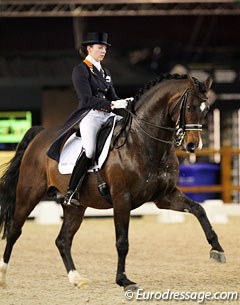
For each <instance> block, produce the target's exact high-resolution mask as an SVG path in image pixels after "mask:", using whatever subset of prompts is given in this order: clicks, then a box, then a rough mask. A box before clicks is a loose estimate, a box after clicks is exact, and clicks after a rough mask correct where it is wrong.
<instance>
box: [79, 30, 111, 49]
mask: <svg viewBox="0 0 240 305" xmlns="http://www.w3.org/2000/svg"><path fill="white" fill-rule="evenodd" d="M107 39H108V34H107V33H97V32H91V33H88V34H87V37H86V40H85V41H83V42H82V46H87V45H90V44H105V45H107V46H111V45H110V43H108V42H107Z"/></svg>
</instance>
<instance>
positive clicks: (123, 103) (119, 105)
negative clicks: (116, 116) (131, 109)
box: [111, 100, 128, 110]
mask: <svg viewBox="0 0 240 305" xmlns="http://www.w3.org/2000/svg"><path fill="white" fill-rule="evenodd" d="M127 105H128V101H127V100H116V101H112V102H111V108H112V110H114V109H119V108H127Z"/></svg>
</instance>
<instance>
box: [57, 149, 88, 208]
mask: <svg viewBox="0 0 240 305" xmlns="http://www.w3.org/2000/svg"><path fill="white" fill-rule="evenodd" d="M91 162H92V159H91V158H88V157H87V156H86V154H85V151H84V150H83V151H82V152H81V153H80V155H79V157H78V159H77V162H76V164H75V166H74V169H73V172H72V175H71V178H70V182H69V186H68V191H67V194H66V196H65V198H64V202H63V204H65V205H71V204H73V205H79V202H78V200H76V199H75V198H74V197H73V196H74V194H75V192H76V191H77V189H79V188H80V186H81V184H82V182H83V179H84V175H85V173H86V171H87V169H88V168H89V166H90V165H91ZM80 180H81V181H80Z"/></svg>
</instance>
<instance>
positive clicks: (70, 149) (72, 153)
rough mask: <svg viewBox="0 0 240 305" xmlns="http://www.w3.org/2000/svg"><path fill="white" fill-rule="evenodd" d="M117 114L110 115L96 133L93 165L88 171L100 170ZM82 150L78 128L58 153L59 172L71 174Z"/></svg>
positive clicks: (106, 153)
mask: <svg viewBox="0 0 240 305" xmlns="http://www.w3.org/2000/svg"><path fill="white" fill-rule="evenodd" d="M118 120H119V117H118V116H111V117H110V118H109V119H108V120H107V121H106V122H105V123H104V124H103V126H102V128H101V129H100V130H99V132H98V134H97V141H96V152H95V156H94V158H93V166H91V167H90V168H89V170H88V171H89V172H93V171H95V170H100V169H101V168H102V166H103V164H104V162H105V160H106V158H107V156H108V153H109V149H110V144H111V139H112V135H113V130H114V127H115V125H116V122H117V121H118ZM81 150H82V139H81V134H80V131H79V129H78V130H77V131H76V132H75V133H74V134H72V135H71V136H70V137H69V138H68V139H67V141H66V142H65V144H64V146H63V149H62V151H61V154H60V159H59V164H58V170H59V172H60V173H61V174H71V173H72V170H73V168H74V165H75V163H76V160H77V158H78V156H79V154H80V153H81Z"/></svg>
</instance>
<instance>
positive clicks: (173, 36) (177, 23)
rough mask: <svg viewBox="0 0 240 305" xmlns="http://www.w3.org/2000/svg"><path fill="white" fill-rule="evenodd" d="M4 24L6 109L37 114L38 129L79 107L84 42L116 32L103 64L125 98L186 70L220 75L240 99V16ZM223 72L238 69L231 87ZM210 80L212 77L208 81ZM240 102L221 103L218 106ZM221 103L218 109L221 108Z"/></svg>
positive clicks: (2, 101) (1, 66)
mask: <svg viewBox="0 0 240 305" xmlns="http://www.w3.org/2000/svg"><path fill="white" fill-rule="evenodd" d="M78 21H80V22H79V26H78V27H76V19H75V20H74V19H73V18H72V17H62V18H56V17H55V18H54V17H53V18H50V17H38V18H30V17H29V18H24V17H22V18H0V37H1V39H0V111H3V110H31V111H32V112H33V120H34V121H33V123H34V124H43V125H45V126H49V125H53V124H61V123H62V122H63V121H64V120H65V118H66V117H67V116H68V115H69V113H70V112H71V111H72V110H73V109H74V108H75V107H76V105H77V99H76V95H75V92H74V90H73V87H72V81H71V73H72V68H73V66H74V65H76V64H78V62H79V61H80V60H81V58H80V56H79V53H78V47H79V41H81V37H82V36H83V37H84V35H85V34H86V33H87V32H90V31H104V32H108V33H109V42H110V43H111V44H112V47H111V48H109V50H108V54H107V56H106V59H105V60H104V65H105V66H106V67H107V68H109V69H110V71H111V73H112V77H113V81H114V84H115V87H116V90H117V92H118V95H119V96H121V97H127V96H133V95H134V94H135V93H136V92H137V91H138V89H139V88H140V87H142V86H143V85H144V84H146V83H147V82H148V81H150V80H152V79H154V78H155V77H156V76H158V75H159V74H160V73H166V72H170V71H171V70H172V69H173V68H174V67H175V65H177V64H181V65H183V66H184V67H185V68H186V69H187V70H189V71H191V72H193V73H194V71H195V70H197V71H199V70H200V71H203V72H204V73H207V74H208V75H211V76H212V77H213V80H214V83H213V87H212V88H213V90H214V91H215V93H216V94H217V96H218V95H220V94H223V93H238V92H239V90H240V86H239V70H240V39H239V33H240V18H239V16H238V15H232V16H231V15H226V16H224V15H219V16H218V15H213V16H211V15H210V16H209V15H206V16H204V15H200V16H196V15H194V16H193V15H189V16H186V15H184V16H137V17H132V16H131V17H123V16H121V17H83V18H79V19H78ZM218 70H226V71H229V70H230V71H233V72H234V73H235V74H234V75H235V76H234V78H233V79H232V80H231V81H228V80H226V81H224V79H223V80H222V81H221V82H219V81H216V79H215V75H216V71H218ZM201 80H205V79H201ZM237 102H239V101H235V100H228V102H226V101H223V100H221V99H220V98H218V100H217V102H216V103H218V104H217V105H219V106H220V107H223V108H224V107H226V108H227V109H230V108H234V107H238V106H237V105H238V103H237ZM216 103H215V104H216Z"/></svg>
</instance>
